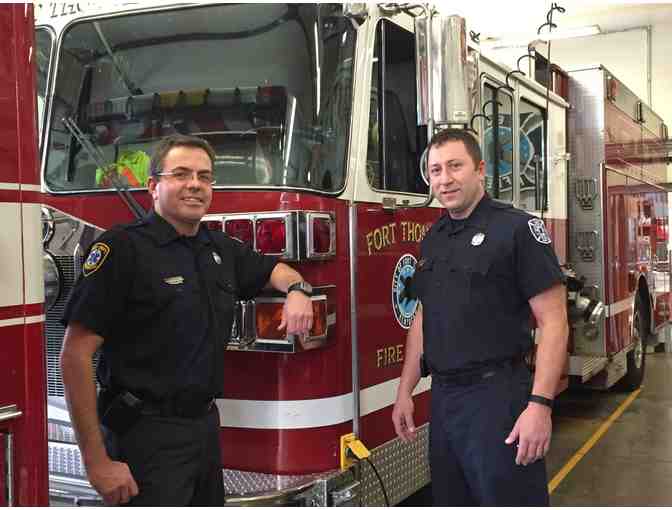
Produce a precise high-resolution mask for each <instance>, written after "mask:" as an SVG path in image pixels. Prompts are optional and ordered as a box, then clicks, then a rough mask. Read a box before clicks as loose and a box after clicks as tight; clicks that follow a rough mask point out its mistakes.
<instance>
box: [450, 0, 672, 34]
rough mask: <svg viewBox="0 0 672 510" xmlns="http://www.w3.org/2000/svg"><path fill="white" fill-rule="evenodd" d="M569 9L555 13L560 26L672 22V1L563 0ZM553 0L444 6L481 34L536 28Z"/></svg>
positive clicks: (474, 0)
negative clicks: (460, 16)
mask: <svg viewBox="0 0 672 510" xmlns="http://www.w3.org/2000/svg"><path fill="white" fill-rule="evenodd" d="M557 3H558V4H559V5H560V6H562V7H564V8H565V13H564V14H560V13H557V12H555V13H554V14H553V21H554V22H555V23H556V24H557V25H558V29H563V28H573V27H582V26H587V25H599V26H600V29H601V30H602V32H611V31H619V30H626V29H629V28H634V27H642V26H646V25H653V24H661V23H671V24H672V3H670V2H664V3H663V2H637V3H634V2H632V1H630V2H622V1H615V0H559V1H558V2H557ZM550 6H551V2H550V1H547V0H544V1H539V0H520V1H516V2H507V1H501V0H470V1H469V2H445V3H444V4H443V5H442V6H441V10H442V11H443V12H445V13H446V14H460V15H462V16H464V17H465V18H466V19H467V24H468V26H469V29H470V30H475V31H476V32H480V33H481V38H482V39H483V36H485V37H492V36H495V37H497V36H504V37H508V36H509V35H514V34H529V33H534V32H536V30H537V28H538V27H539V25H541V24H542V23H544V22H545V21H546V13H547V11H548V9H549V8H550Z"/></svg>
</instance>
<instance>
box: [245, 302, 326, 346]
mask: <svg viewBox="0 0 672 510" xmlns="http://www.w3.org/2000/svg"><path fill="white" fill-rule="evenodd" d="M312 301H313V327H312V328H311V330H310V334H309V335H308V338H307V341H308V342H310V341H311V340H312V339H318V338H325V337H326V336H327V300H326V299H324V298H319V297H318V298H314V299H313V300H312ZM284 304H285V300H284V298H274V299H270V300H268V301H266V300H263V299H259V300H257V305H256V311H257V314H256V320H257V338H261V339H264V340H285V339H286V338H287V333H286V331H285V330H284V329H283V330H279V329H278V327H279V326H280V323H281V321H282V307H283V306H284Z"/></svg>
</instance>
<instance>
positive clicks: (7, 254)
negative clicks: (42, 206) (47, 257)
mask: <svg viewBox="0 0 672 510" xmlns="http://www.w3.org/2000/svg"><path fill="white" fill-rule="evenodd" d="M0 225H1V227H0V306H11V305H19V304H21V303H23V281H22V274H23V266H22V259H21V232H20V231H19V230H20V227H21V216H20V205H19V204H17V203H8V202H2V203H0Z"/></svg>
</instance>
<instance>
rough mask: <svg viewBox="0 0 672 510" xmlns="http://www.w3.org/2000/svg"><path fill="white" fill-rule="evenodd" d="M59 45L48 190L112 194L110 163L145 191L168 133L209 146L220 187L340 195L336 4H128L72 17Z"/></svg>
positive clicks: (341, 61) (346, 73) (344, 99)
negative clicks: (140, 9)
mask: <svg viewBox="0 0 672 510" xmlns="http://www.w3.org/2000/svg"><path fill="white" fill-rule="evenodd" d="M60 40H61V43H60V44H61V46H60V48H59V49H58V52H59V56H58V68H57V69H56V72H55V80H56V81H55V88H54V95H53V98H51V101H52V106H51V119H50V122H49V124H48V132H47V138H46V139H45V143H47V144H48V145H47V147H48V150H47V160H46V165H45V168H46V170H45V181H46V184H47V186H48V188H49V189H50V190H51V191H53V192H69V191H85V190H105V189H110V188H111V187H112V184H111V183H110V182H109V181H110V180H109V179H108V177H109V174H110V169H114V168H115V167H116V169H117V170H118V173H119V175H120V176H121V178H122V179H124V180H125V181H126V182H125V183H124V184H126V185H127V186H129V187H131V188H133V187H144V186H145V185H146V183H147V176H148V173H149V168H148V165H149V156H150V155H151V152H152V149H153V147H154V145H155V144H156V143H157V142H158V140H159V139H160V138H162V137H163V136H166V135H168V134H171V133H183V134H193V135H197V136H201V137H203V138H205V139H207V140H208V141H209V142H210V143H211V144H212V145H213V147H214V148H215V151H216V162H215V169H214V170H215V174H216V180H217V184H216V186H242V187H271V186H272V187H278V186H281V187H290V188H307V189H314V190H317V191H325V192H337V191H339V190H340V189H342V187H343V185H344V182H345V156H346V147H347V142H348V139H347V136H348V128H349V124H350V111H351V102H352V101H351V99H352V71H353V54H354V45H355V31H354V29H353V27H352V24H351V23H350V22H349V21H348V20H347V19H346V18H344V17H343V16H342V13H341V8H340V6H338V5H335V4H322V5H315V4H311V5H300V4H288V5H285V4H242V5H241V4H238V5H231V4H229V5H218V6H198V7H190V8H181V9H172V10H162V11H153V12H146V13H137V11H136V12H135V13H133V14H124V15H121V14H119V15H116V16H113V17H101V18H100V19H91V18H89V19H88V20H86V21H82V22H79V23H75V24H73V25H72V26H71V27H70V28H69V29H67V31H66V32H65V34H64V35H63V37H62V38H61V39H60ZM64 119H71V120H72V121H73V122H74V123H75V124H76V126H77V127H78V128H79V130H81V133H83V136H84V137H86V142H87V143H86V144H82V143H81V142H82V139H81V138H80V139H79V140H78V138H77V137H76V136H73V134H72V130H69V129H67V128H66V126H65V125H64V123H63V121H64ZM88 142H90V145H92V146H94V147H95V148H96V151H97V153H98V154H99V155H102V157H103V160H104V164H105V166H106V167H108V168H104V169H103V168H100V166H101V163H100V158H97V159H96V160H95V161H94V158H92V157H91V151H90V150H85V149H84V148H83V147H82V145H89V143H88ZM110 167H111V168H110Z"/></svg>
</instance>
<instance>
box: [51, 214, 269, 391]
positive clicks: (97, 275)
mask: <svg viewBox="0 0 672 510" xmlns="http://www.w3.org/2000/svg"><path fill="white" fill-rule="evenodd" d="M276 263H277V259H276V258H275V257H268V256H264V255H260V254H258V253H256V252H254V251H253V250H251V249H250V248H249V247H248V246H247V245H243V244H241V243H240V242H238V241H236V240H234V239H231V238H230V237H229V236H227V235H226V234H224V233H223V232H213V231H209V230H207V229H206V228H205V227H204V226H201V227H200V229H199V231H198V234H197V235H196V236H194V237H185V236H181V235H179V234H178V233H177V231H176V230H175V229H174V228H173V226H172V225H170V224H169V223H168V222H167V221H165V220H164V219H163V218H162V217H161V216H159V215H158V214H155V213H152V214H150V215H149V216H148V217H147V218H146V219H143V220H139V221H137V222H135V223H132V224H130V225H123V226H118V227H114V228H112V229H110V230H108V231H107V232H105V233H103V234H102V235H101V236H100V237H99V238H98V239H97V240H96V242H94V243H93V245H92V246H91V247H90V248H89V251H88V252H87V257H86V260H85V262H84V267H83V272H82V275H81V276H80V277H79V279H78V281H77V283H76V285H75V287H74V288H73V290H72V293H71V295H70V299H69V301H68V304H67V306H66V309H65V312H64V314H63V318H62V322H63V324H64V325H67V323H69V322H78V323H80V324H82V325H83V326H85V327H86V328H88V329H90V330H91V331H93V332H95V333H96V334H98V335H100V336H101V337H103V339H104V343H103V346H102V353H101V359H100V362H99V365H98V370H97V376H98V380H99V382H100V383H101V385H102V386H104V387H106V388H111V389H126V390H129V391H131V392H132V393H134V394H135V395H137V396H138V397H140V398H148V399H152V400H162V399H167V398H176V397H177V398H179V397H180V396H187V397H188V398H194V399H208V398H212V397H214V396H217V395H220V394H221V391H222V384H223V373H222V372H223V361H222V357H223V353H224V348H225V344H226V342H227V341H228V339H229V337H230V335H231V326H232V322H233V309H234V303H235V300H237V299H250V298H252V297H254V296H255V295H256V294H257V293H259V291H261V289H262V288H263V287H264V285H265V284H266V283H267V282H268V279H269V277H270V274H271V272H272V271H273V268H274V267H275V264H276Z"/></svg>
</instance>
